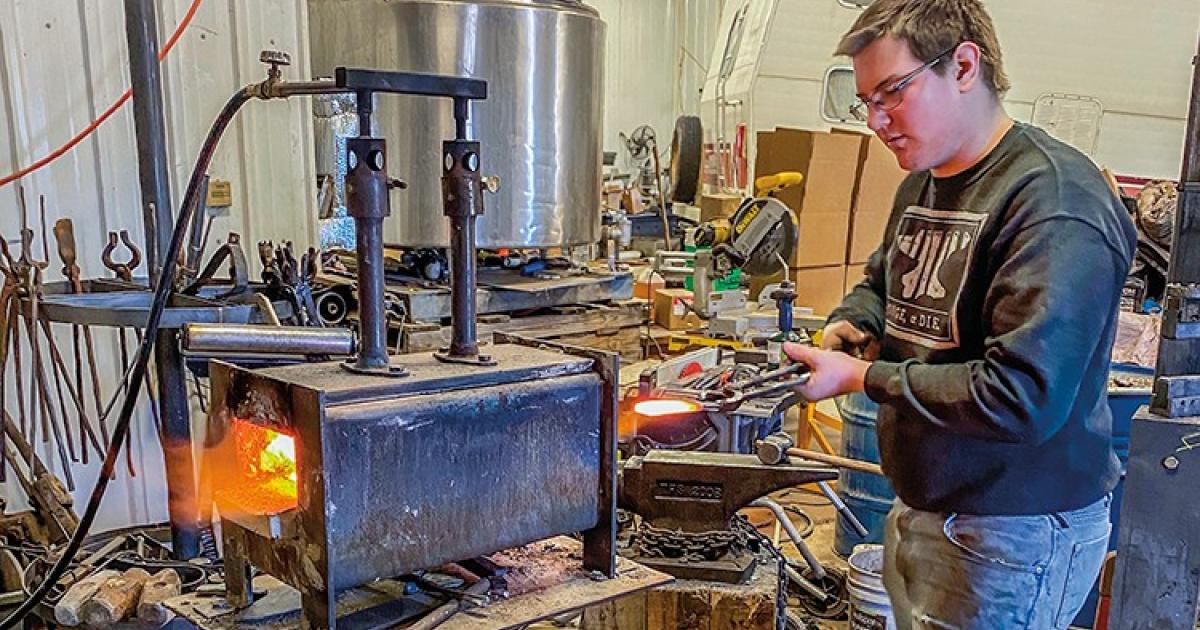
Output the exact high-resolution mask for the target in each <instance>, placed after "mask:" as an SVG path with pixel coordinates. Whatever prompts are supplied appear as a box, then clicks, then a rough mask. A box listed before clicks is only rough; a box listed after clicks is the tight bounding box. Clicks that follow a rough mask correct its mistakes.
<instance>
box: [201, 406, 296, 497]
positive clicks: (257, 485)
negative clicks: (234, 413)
mask: <svg viewBox="0 0 1200 630" xmlns="http://www.w3.org/2000/svg"><path fill="white" fill-rule="evenodd" d="M230 437H231V439H232V440H233V449H234V466H233V470H231V471H228V473H227V474H225V475H221V477H222V478H223V479H222V480H221V481H220V482H219V483H218V487H217V501H218V504H219V505H220V506H221V510H222V512H226V513H228V512H235V513H237V512H240V513H247V514H255V515H271V514H279V513H281V512H286V511H287V510H290V509H294V508H295V507H296V505H297V498H298V496H299V487H298V478H297V474H296V440H295V438H293V437H292V436H290V435H288V434H286V433H280V432H278V431H273V430H271V429H268V428H266V427H262V426H259V425H256V424H253V423H250V422H246V421H244V420H234V421H233V431H232V434H231V436H230Z"/></svg>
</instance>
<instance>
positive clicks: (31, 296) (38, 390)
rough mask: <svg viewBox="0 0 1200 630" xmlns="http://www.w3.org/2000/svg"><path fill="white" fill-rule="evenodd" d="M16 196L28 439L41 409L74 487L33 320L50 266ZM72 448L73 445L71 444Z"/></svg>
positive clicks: (44, 437)
mask: <svg viewBox="0 0 1200 630" xmlns="http://www.w3.org/2000/svg"><path fill="white" fill-rule="evenodd" d="M17 200H18V203H19V205H20V210H21V253H20V256H19V257H18V259H17V265H16V268H17V277H18V279H19V282H20V285H19V287H18V289H17V292H18V295H19V296H20V298H21V300H22V301H23V302H24V304H25V307H24V308H23V309H21V316H22V317H23V319H24V322H25V334H26V336H27V338H28V342H29V348H30V355H31V357H30V360H31V363H32V366H31V368H32V369H31V370H30V375H29V384H30V389H31V390H32V391H31V394H32V395H31V397H30V405H29V416H30V427H31V431H30V432H29V441H30V442H33V441H34V437H33V432H32V427H33V426H34V425H36V424H37V420H36V418H37V417H38V415H39V412H40V417H41V421H42V425H41V430H42V441H43V442H45V443H48V442H49V441H50V437H51V434H53V437H54V441H55V448H56V450H57V451H58V457H59V462H60V464H61V465H62V469H63V478H64V480H65V481H66V482H67V487H68V488H69V489H71V490H72V491H74V490H75V482H74V479H72V476H71V460H73V459H75V458H74V457H71V456H68V454H67V449H66V448H65V445H64V443H63V435H62V432H61V431H60V430H59V425H58V420H57V418H56V417H55V415H54V408H53V406H52V405H51V404H50V387H49V386H48V384H47V383H46V372H45V366H44V363H43V362H42V356H41V344H40V343H39V342H38V335H37V328H36V325H35V324H34V322H35V321H37V317H38V303H39V300H40V299H41V282H42V270H43V269H45V268H46V267H47V266H48V263H47V262H46V261H39V260H35V259H34V258H33V230H31V229H30V228H29V217H28V212H27V211H26V206H25V201H24V195H23V194H19V195H18V198H17ZM43 204H44V201H43ZM64 421H65V420H64ZM68 433H69V432H68ZM68 437H69V435H68ZM73 450H74V446H73V445H72V451H73Z"/></svg>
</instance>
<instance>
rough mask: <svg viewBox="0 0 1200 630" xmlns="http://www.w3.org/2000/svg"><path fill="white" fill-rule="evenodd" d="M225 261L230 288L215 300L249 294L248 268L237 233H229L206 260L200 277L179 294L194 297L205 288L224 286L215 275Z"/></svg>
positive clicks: (240, 238) (240, 239)
mask: <svg viewBox="0 0 1200 630" xmlns="http://www.w3.org/2000/svg"><path fill="white" fill-rule="evenodd" d="M227 260H228V262H229V281H228V283H229V284H230V285H231V286H230V288H229V290H228V291H225V292H224V293H221V294H219V295H217V296H215V298H216V299H218V300H227V299H229V298H233V297H237V296H240V295H244V294H246V293H249V292H250V266H249V265H248V264H247V263H246V252H245V251H243V250H242V237H241V236H240V235H238V233H237V232H230V233H229V236H228V238H226V239H225V244H224V245H221V246H220V247H218V248H217V251H215V252H213V255H212V258H209V259H208V264H207V265H205V266H204V269H203V270H201V271H200V275H199V276H197V277H196V279H195V280H194V281H193V282H192V283H191V284H189V285H188V286H187V287H185V288H184V289H183V291H180V293H182V294H184V295H196V294H198V293H200V289H201V288H203V287H205V286H208V285H211V284H224V283H223V282H218V281H217V278H216V275H217V271H218V270H219V269H220V268H221V265H222V264H223V263H225V262H226V261H227Z"/></svg>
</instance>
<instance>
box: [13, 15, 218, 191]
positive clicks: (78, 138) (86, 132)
mask: <svg viewBox="0 0 1200 630" xmlns="http://www.w3.org/2000/svg"><path fill="white" fill-rule="evenodd" d="M201 2H203V0H192V6H190V7H188V11H187V13H186V14H184V16H183V19H182V20H180V21H179V26H177V27H175V32H174V33H172V34H171V38H170V39H168V40H167V44H166V45H165V46H163V47H162V48H161V49H160V50H159V51H158V60H159V61H162V60H163V59H166V57H167V53H169V52H171V49H172V48H174V47H175V43H176V42H178V41H179V37H180V36H181V35H183V32H184V31H185V30H187V27H188V24H190V23H191V21H192V17H194V16H195V15H196V10H197V9H199V8H200V3H201ZM131 96H133V88H125V92H124V93H123V94H121V96H120V98H118V99H117V100H116V101H114V102H113V104H112V105H109V106H108V109H106V110H104V112H103V113H102V114H100V116H98V117H97V118H96V119H95V120H93V121H92V122H91V123H89V124H88V126H87V127H85V128H84V129H83V131H80V132H79V133H77V134H75V137H73V138H71V139H70V140H68V141H67V142H66V144H64V145H62V146H61V147H58V148H57V149H55V150H54V151H51V152H50V154H49V155H47V156H46V157H43V158H41V159H39V160H38V161H36V162H34V163H33V164H30V165H29V166H26V167H24V168H22V169H20V170H17V171H16V172H14V173H12V174H10V175H6V176H4V177H3V178H0V186H6V185H8V184H11V183H13V182H15V181H17V180H18V179H21V178H22V177H25V176H26V175H28V174H30V173H32V172H34V171H36V170H38V169H40V168H42V167H43V166H46V165H47V164H49V163H51V162H53V161H54V160H57V159H58V158H59V157H61V156H62V155H63V154H64V153H66V152H67V151H70V150H71V149H73V148H75V145H77V144H79V143H80V142H83V139H84V138H86V137H88V136H90V135H92V132H94V131H96V129H97V128H99V127H100V125H102V124H104V121H106V120H108V119H109V117H111V116H112V115H113V114H115V113H117V110H119V109H121V107H122V106H123V105H125V103H127V102H128V101H129V98H130V97H131Z"/></svg>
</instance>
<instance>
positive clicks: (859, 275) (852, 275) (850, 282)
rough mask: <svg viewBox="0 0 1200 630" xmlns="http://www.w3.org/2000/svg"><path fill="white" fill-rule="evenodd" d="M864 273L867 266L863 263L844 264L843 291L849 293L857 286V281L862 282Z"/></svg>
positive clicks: (864, 276)
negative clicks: (844, 279)
mask: <svg viewBox="0 0 1200 630" xmlns="http://www.w3.org/2000/svg"><path fill="white" fill-rule="evenodd" d="M866 274H867V266H866V265H865V264H860V265H846V286H845V290H844V292H845V293H847V294H849V293H850V290H851V289H853V288H854V287H855V286H857V285H858V283H859V282H862V281H863V278H866Z"/></svg>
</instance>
